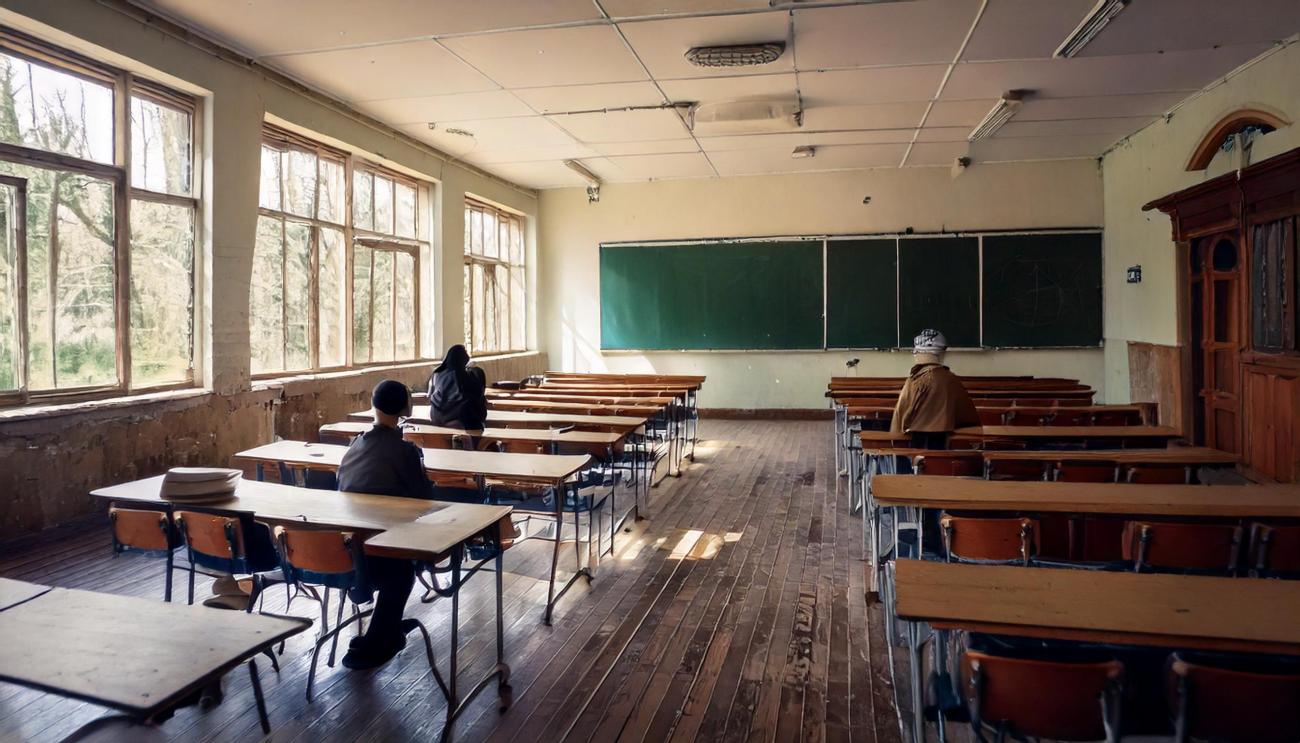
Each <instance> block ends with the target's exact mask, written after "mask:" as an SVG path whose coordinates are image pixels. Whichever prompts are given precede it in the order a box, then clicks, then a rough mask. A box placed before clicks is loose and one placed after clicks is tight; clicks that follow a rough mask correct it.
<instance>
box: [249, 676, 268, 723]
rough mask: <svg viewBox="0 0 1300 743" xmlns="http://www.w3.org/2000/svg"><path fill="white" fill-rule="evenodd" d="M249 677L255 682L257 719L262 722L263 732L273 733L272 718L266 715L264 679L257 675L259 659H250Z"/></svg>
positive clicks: (254, 692) (254, 699)
mask: <svg viewBox="0 0 1300 743" xmlns="http://www.w3.org/2000/svg"><path fill="white" fill-rule="evenodd" d="M248 678H249V680H250V681H251V682H252V684H253V702H254V703H255V704H256V705H257V720H258V722H260V723H262V732H263V733H264V734H267V735H269V734H270V733H271V720H270V718H268V717H267V716H266V699H265V698H264V697H263V696H262V680H261V679H260V678H258V676H257V661H256V660H254V659H252V658H249V659H248Z"/></svg>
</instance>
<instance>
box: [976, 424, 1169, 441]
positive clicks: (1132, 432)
mask: <svg viewBox="0 0 1300 743" xmlns="http://www.w3.org/2000/svg"><path fill="white" fill-rule="evenodd" d="M953 433H954V435H957V436H971V437H980V438H998V439H1025V440H1027V441H1032V440H1058V441H1059V440H1065V439H1094V440H1096V439H1152V440H1156V439H1159V440H1164V441H1168V440H1170V439H1176V438H1178V437H1179V436H1181V434H1180V433H1178V431H1176V430H1174V429H1173V428H1171V427H1169V426H971V427H970V428H959V429H957V430H956V431H954V432H953Z"/></svg>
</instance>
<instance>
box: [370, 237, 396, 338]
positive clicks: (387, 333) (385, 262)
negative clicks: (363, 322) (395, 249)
mask: <svg viewBox="0 0 1300 743" xmlns="http://www.w3.org/2000/svg"><path fill="white" fill-rule="evenodd" d="M374 334H375V337H374V342H373V343H372V344H371V349H372V350H373V354H374V355H373V356H372V357H371V360H372V361H392V360H393V254H392V252H390V251H387V250H376V251H375V325H374Z"/></svg>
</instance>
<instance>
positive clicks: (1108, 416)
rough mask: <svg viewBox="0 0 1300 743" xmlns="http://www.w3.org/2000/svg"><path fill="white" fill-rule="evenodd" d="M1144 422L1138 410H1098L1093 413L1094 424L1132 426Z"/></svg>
mask: <svg viewBox="0 0 1300 743" xmlns="http://www.w3.org/2000/svg"><path fill="white" fill-rule="evenodd" d="M1141 422H1142V414H1141V413H1139V412H1138V411H1136V410H1098V411H1097V412H1095V413H1093V414H1092V425H1094V426H1132V425H1136V424H1138V423H1141Z"/></svg>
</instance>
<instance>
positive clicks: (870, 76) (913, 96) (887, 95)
mask: <svg viewBox="0 0 1300 743" xmlns="http://www.w3.org/2000/svg"><path fill="white" fill-rule="evenodd" d="M947 69H948V67H947V65H915V66H911V67H879V68H875V69H868V70H835V71H833V72H800V73H799V89H800V91H802V93H803V101H804V106H806V107H808V108H812V107H815V106H848V105H855V104H862V103H898V102H903V101H928V100H929V99H930V98H931V97H933V96H934V94H935V91H937V90H938V89H939V81H940V80H941V79H942V78H943V73H944V71H945V70H947ZM965 97H967V98H974V97H977V96H965Z"/></svg>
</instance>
